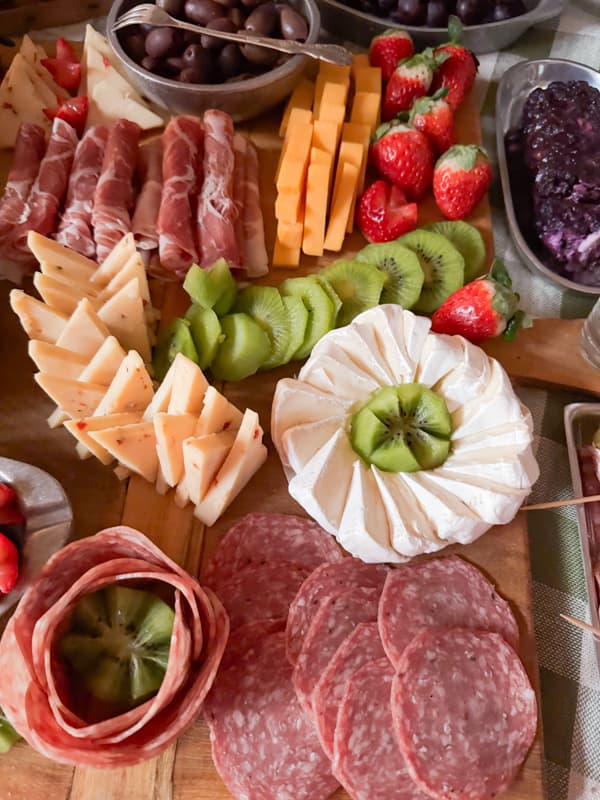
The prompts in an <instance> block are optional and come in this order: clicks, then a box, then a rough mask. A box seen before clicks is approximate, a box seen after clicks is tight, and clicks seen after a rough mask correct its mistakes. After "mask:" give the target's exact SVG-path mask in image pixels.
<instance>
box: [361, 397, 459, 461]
mask: <svg viewBox="0 0 600 800" xmlns="http://www.w3.org/2000/svg"><path fill="white" fill-rule="evenodd" d="M451 433H452V419H451V417H450V413H449V411H448V408H447V406H446V403H445V401H444V399H443V398H442V397H440V396H439V395H438V394H436V393H435V392H433V391H432V390H431V389H428V388H427V387H426V386H422V385H421V384H419V383H404V384H401V385H400V386H386V387H384V388H383V389H380V390H379V391H378V392H377V393H376V394H375V395H374V396H373V397H372V398H371V400H369V402H368V403H366V404H365V405H364V406H363V407H362V408H361V409H359V411H357V412H356V414H355V415H354V416H353V418H352V423H351V426H350V442H351V444H352V447H353V448H354V450H355V451H356V452H357V453H358V455H359V456H360V457H361V458H362V459H363V461H365V462H366V463H367V464H374V465H375V466H376V467H378V468H379V469H381V470H384V471H385V472H416V471H418V470H422V469H434V468H435V467H439V466H440V464H443V463H444V461H445V460H446V459H447V458H448V455H449V453H450V436H451Z"/></svg>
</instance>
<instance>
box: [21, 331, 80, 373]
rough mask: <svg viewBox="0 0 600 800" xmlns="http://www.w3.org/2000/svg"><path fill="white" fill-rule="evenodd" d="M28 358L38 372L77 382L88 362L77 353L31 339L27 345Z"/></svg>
mask: <svg viewBox="0 0 600 800" xmlns="http://www.w3.org/2000/svg"><path fill="white" fill-rule="evenodd" d="M28 353H29V357H30V358H31V360H32V361H33V363H34V364H35V365H36V367H37V368H38V369H39V371H40V372H46V373H48V374H49V375H60V376H61V377H63V378H71V380H74V381H75V380H77V379H78V378H79V376H80V375H81V371H82V370H83V369H84V367H85V366H86V365H87V363H88V360H87V358H86V357H85V356H82V355H80V354H79V353H73V352H72V351H71V350H65V349H64V348H63V347H57V346H56V345H55V344H50V342H42V341H41V340H39V339H31V340H30V341H29V345H28Z"/></svg>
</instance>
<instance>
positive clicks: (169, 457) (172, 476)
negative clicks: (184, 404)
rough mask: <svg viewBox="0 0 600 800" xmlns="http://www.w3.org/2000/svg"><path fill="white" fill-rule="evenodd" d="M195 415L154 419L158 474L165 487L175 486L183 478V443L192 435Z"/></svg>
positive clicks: (164, 416)
mask: <svg viewBox="0 0 600 800" xmlns="http://www.w3.org/2000/svg"><path fill="white" fill-rule="evenodd" d="M196 420H197V417H196V415H195V414H164V413H160V414H157V415H156V416H155V417H154V433H155V434H156V448H157V451H158V462H159V465H160V474H161V476H162V477H163V478H164V480H165V483H166V484H167V486H175V485H176V484H177V483H179V481H180V480H181V478H182V477H183V441H184V439H187V438H188V437H190V436H192V435H193V433H194V428H195V427H196Z"/></svg>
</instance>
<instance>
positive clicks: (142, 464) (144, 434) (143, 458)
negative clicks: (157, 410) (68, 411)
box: [88, 422, 158, 483]
mask: <svg viewBox="0 0 600 800" xmlns="http://www.w3.org/2000/svg"><path fill="white" fill-rule="evenodd" d="M88 433H89V436H90V437H91V438H92V439H93V440H94V441H95V442H97V443H98V444H99V445H100V446H101V447H104V449H105V450H107V451H108V452H109V453H110V454H111V455H112V456H114V458H116V459H117V461H118V462H119V464H121V466H123V467H125V468H126V469H129V470H131V471H132V472H135V473H137V474H138V475H141V476H142V478H145V479H146V480H147V481H150V483H153V482H154V481H155V480H156V474H157V471H158V454H157V452H156V436H155V434H154V424H153V423H152V422H134V423H133V424H132V425H118V426H117V427H115V428H106V429H104V430H99V431H88Z"/></svg>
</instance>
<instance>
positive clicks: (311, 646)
mask: <svg viewBox="0 0 600 800" xmlns="http://www.w3.org/2000/svg"><path fill="white" fill-rule="evenodd" d="M379 595H380V592H379V590H378V589H365V588H363V587H354V588H353V589H349V590H348V591H346V592H342V593H341V594H336V595H334V596H332V597H328V598H326V599H324V600H323V602H322V603H321V605H320V607H319V610H318V611H317V613H316V614H315V617H314V619H313V621H312V622H311V624H310V627H309V629H308V631H307V634H306V637H305V639H304V643H303V645H302V650H301V651H300V655H299V656H298V661H297V662H296V666H295V667H294V688H295V690H296V694H297V695H298V700H299V701H300V705H301V706H302V708H303V709H304V710H305V711H306V712H307V714H309V716H311V717H312V711H313V704H312V693H313V690H314V688H315V686H316V685H317V683H318V682H319V680H320V679H321V676H322V675H323V673H324V672H325V670H326V668H327V665H328V664H329V662H330V661H331V659H332V658H333V656H334V655H335V651H336V650H337V649H338V647H339V646H340V645H341V643H342V642H343V641H344V639H345V638H346V637H347V636H349V634H350V633H352V631H353V630H354V629H355V628H356V626H357V625H359V624H360V623H361V622H375V621H376V620H377V603H378V601H379Z"/></svg>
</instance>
